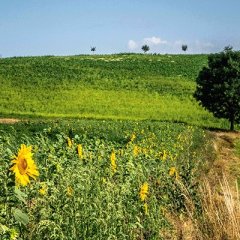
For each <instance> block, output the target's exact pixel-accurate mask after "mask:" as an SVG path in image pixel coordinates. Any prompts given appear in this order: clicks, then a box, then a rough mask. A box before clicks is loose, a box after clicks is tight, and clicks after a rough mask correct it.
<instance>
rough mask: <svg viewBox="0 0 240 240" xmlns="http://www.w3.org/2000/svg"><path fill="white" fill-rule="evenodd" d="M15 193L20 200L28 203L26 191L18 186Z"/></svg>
mask: <svg viewBox="0 0 240 240" xmlns="http://www.w3.org/2000/svg"><path fill="white" fill-rule="evenodd" d="M14 193H15V196H16V197H17V198H18V199H19V200H20V201H22V202H23V203H25V204H26V200H25V198H26V197H27V195H26V194H25V193H24V192H22V191H20V190H19V189H18V188H16V187H15V189H14Z"/></svg>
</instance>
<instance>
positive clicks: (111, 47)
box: [0, 0, 240, 57]
mask: <svg viewBox="0 0 240 240" xmlns="http://www.w3.org/2000/svg"><path fill="white" fill-rule="evenodd" d="M239 12H240V1H239V0H228V1H226V0H201V1H200V0H0V55H2V56H3V57H9V56H29V55H31V56H33V55H75V54H88V53H90V47H91V46H96V53H98V54H105V53H106V54H109V53H119V52H141V46H142V45H143V44H145V43H146V44H148V45H149V46H150V52H152V53H154V52H157V53H179V52H181V45H182V44H187V45H188V53H209V52H217V51H221V50H222V49H223V48H224V47H225V46H226V45H232V46H233V47H234V49H236V50H240V30H239V29H240V28H239V24H240V14H239Z"/></svg>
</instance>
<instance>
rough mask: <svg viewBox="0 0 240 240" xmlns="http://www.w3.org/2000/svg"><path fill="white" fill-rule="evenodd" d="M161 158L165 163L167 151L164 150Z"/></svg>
mask: <svg viewBox="0 0 240 240" xmlns="http://www.w3.org/2000/svg"><path fill="white" fill-rule="evenodd" d="M161 158H162V160H163V161H165V160H166V159H167V152H166V151H165V150H163V152H161Z"/></svg>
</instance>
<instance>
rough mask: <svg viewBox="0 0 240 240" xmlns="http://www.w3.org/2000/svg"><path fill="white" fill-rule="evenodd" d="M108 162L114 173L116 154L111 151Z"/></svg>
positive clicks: (115, 169)
mask: <svg viewBox="0 0 240 240" xmlns="http://www.w3.org/2000/svg"><path fill="white" fill-rule="evenodd" d="M110 161H111V168H112V171H113V173H115V172H116V171H117V164H116V154H115V152H114V151H112V153H111V157H110Z"/></svg>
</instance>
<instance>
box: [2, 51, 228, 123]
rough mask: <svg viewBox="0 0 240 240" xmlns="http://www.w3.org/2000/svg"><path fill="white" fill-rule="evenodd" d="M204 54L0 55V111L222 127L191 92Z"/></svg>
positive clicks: (11, 114) (204, 58)
mask: <svg viewBox="0 0 240 240" xmlns="http://www.w3.org/2000/svg"><path fill="white" fill-rule="evenodd" d="M206 63H207V55H142V54H116V55H95V56H94V55H92V56H90V55H81V56H67V57H55V56H44V57H15V58H3V59H0V91H1V92H0V93H1V98H0V114H1V115H2V116H18V117H21V116H23V117H26V116H27V117H70V118H101V119H130V120H142V119H150V120H164V121H166V120H167V121H179V122H187V123H190V124H197V125H204V126H213V127H225V126H226V122H225V121H222V120H217V119H215V118H213V117H212V115H211V114H209V113H207V112H206V111H204V110H203V109H202V108H200V107H199V106H198V104H197V103H196V101H195V100H194V99H193V98H192V93H193V91H194V89H195V78H196V76H197V74H198V72H199V70H200V69H201V68H202V67H203V66H204V65H206Z"/></svg>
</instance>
